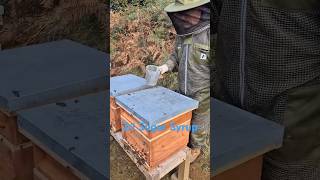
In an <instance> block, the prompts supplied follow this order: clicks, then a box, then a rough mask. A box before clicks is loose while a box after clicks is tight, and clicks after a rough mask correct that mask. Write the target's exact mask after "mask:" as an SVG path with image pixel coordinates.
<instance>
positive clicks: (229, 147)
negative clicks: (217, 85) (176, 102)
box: [211, 99, 284, 176]
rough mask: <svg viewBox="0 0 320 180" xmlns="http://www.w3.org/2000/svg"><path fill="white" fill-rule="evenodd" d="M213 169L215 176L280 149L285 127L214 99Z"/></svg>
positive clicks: (212, 109) (212, 115)
mask: <svg viewBox="0 0 320 180" xmlns="http://www.w3.org/2000/svg"><path fill="white" fill-rule="evenodd" d="M211 119H212V124H211V126H212V127H211V129H212V130H211V132H212V133H211V142H212V143H211V144H212V146H211V149H212V153H211V166H212V168H211V172H212V173H213V176H215V175H217V174H220V173H222V172H224V171H226V170H229V169H232V168H234V167H236V166H239V165H240V164H242V163H244V162H247V161H248V160H251V159H254V158H256V157H258V156H261V155H263V154H264V153H266V152H269V151H271V150H274V149H276V148H279V147H280V146H281V145H282V138H283V133H284V128H283V127H282V126H281V125H279V124H276V123H274V122H271V121H269V120H266V119H264V118H261V117H259V116H256V115H254V114H252V113H249V112H246V111H244V110H241V109H239V108H236V107H234V106H231V105H228V104H226V103H224V102H221V101H219V100H216V99H211Z"/></svg>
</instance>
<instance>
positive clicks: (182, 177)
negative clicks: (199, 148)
mask: <svg viewBox="0 0 320 180" xmlns="http://www.w3.org/2000/svg"><path fill="white" fill-rule="evenodd" d="M190 159H191V152H190V151H188V153H187V157H186V160H185V161H183V163H181V164H180V165H179V171H178V180H189V170H190Z"/></svg>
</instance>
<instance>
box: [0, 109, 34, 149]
mask: <svg viewBox="0 0 320 180" xmlns="http://www.w3.org/2000/svg"><path fill="white" fill-rule="evenodd" d="M0 135H1V136H3V137H5V138H6V139H7V140H8V141H9V142H10V143H12V144H15V145H18V144H22V143H26V142H28V141H29V140H28V139H27V138H26V137H25V136H23V135H22V134H21V133H19V132H18V124H17V116H16V115H12V114H10V113H6V112H4V111H2V110H0Z"/></svg>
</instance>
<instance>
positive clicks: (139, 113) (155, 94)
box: [116, 87, 199, 127]
mask: <svg viewBox="0 0 320 180" xmlns="http://www.w3.org/2000/svg"><path fill="white" fill-rule="evenodd" d="M116 102H117V103H118V104H120V105H121V106H123V107H124V108H126V110H128V111H129V112H130V113H132V114H133V115H135V116H136V117H137V118H139V119H140V120H141V121H142V122H143V123H145V124H146V125H148V126H150V127H151V126H156V125H158V124H159V123H161V122H163V121H165V120H168V119H170V118H173V117H175V116H177V115H179V114H181V113H184V112H186V111H191V110H194V109H196V108H198V104H199V103H198V101H196V100H193V99H191V98H189V97H186V96H184V95H182V94H179V93H176V92H174V91H171V90H169V89H166V88H164V87H155V88H151V89H145V90H141V91H137V92H133V93H129V94H125V95H121V96H117V97H116Z"/></svg>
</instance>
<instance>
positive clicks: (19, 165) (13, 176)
mask: <svg viewBox="0 0 320 180" xmlns="http://www.w3.org/2000/svg"><path fill="white" fill-rule="evenodd" d="M32 157H33V156H32V146H31V144H30V143H25V144H21V145H19V146H18V145H13V144H11V143H10V142H9V141H8V140H6V139H5V138H3V137H0V179H1V178H5V180H32V179H33V175H32V169H33V160H32ZM1 180H2V179H1Z"/></svg>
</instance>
